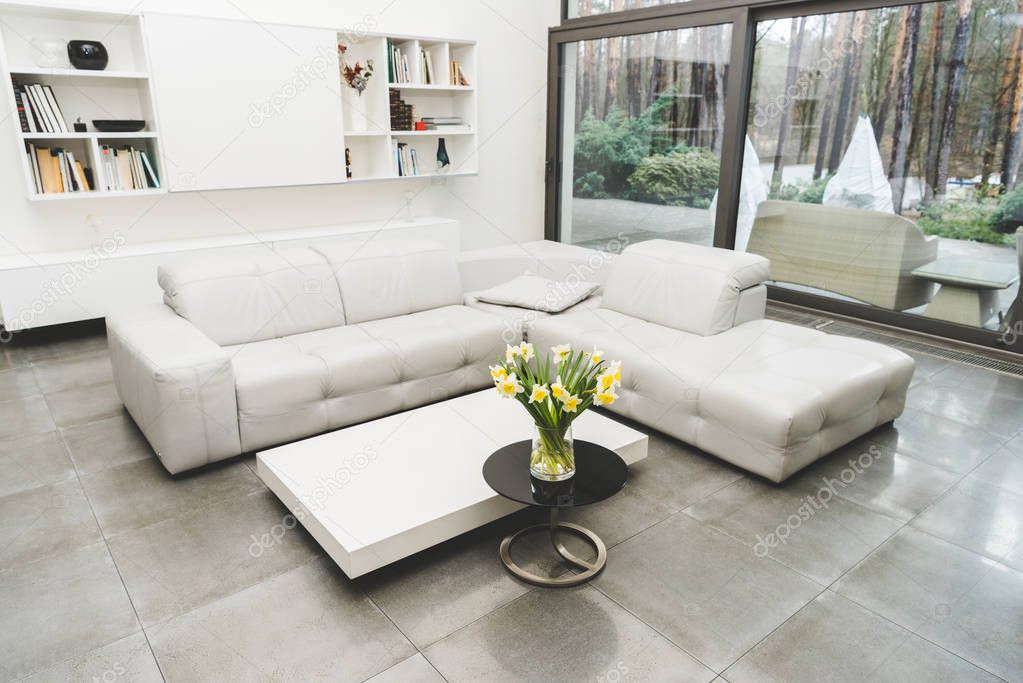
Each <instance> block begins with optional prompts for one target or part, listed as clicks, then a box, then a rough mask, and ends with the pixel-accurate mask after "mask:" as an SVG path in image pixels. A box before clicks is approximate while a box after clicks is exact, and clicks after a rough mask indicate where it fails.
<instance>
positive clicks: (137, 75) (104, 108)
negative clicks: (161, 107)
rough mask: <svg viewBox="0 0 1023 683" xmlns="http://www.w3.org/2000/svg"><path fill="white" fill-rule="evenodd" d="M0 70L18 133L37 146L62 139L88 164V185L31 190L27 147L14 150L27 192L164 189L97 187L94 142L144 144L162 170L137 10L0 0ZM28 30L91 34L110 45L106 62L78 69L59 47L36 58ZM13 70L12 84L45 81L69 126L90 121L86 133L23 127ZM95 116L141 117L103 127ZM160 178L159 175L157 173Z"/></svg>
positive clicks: (119, 193)
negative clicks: (133, 127)
mask: <svg viewBox="0 0 1023 683" xmlns="http://www.w3.org/2000/svg"><path fill="white" fill-rule="evenodd" d="M0 20H2V21H0V72H2V75H3V83H2V84H0V87H2V88H3V89H4V91H5V93H6V94H5V95H4V99H3V102H4V103H5V106H6V109H7V111H8V112H10V113H11V115H10V116H9V117H8V118H10V120H11V122H12V123H11V125H13V127H14V131H15V134H16V136H17V139H18V141H19V149H20V150H24V149H25V148H26V143H35V144H36V146H37V147H47V148H51V149H52V148H54V147H61V148H66V149H69V150H71V151H72V152H73V153H74V154H75V158H76V159H78V160H79V161H81V163H82V165H83V166H85V167H87V168H90V169H91V170H92V177H93V186H94V187H93V191H91V192H73V193H49V194H42V193H37V192H36V190H35V183H34V181H33V171H32V166H31V164H30V162H29V161H28V158H27V155H26V154H24V153H23V154H21V155H20V156H21V162H22V169H23V171H24V175H25V183H26V190H27V194H28V199H29V200H31V201H57V200H60V201H63V200H69V199H98V198H104V197H132V196H150V195H156V194H163V193H164V192H166V189H165V188H161V189H152V188H150V189H144V190H116V191H108V190H105V189H103V188H104V185H105V183H104V181H103V177H102V164H101V161H100V159H101V152H100V147H101V145H103V144H110V145H114V146H117V147H125V146H135V147H136V148H141V149H145V150H146V152H147V155H148V156H149V160H150V163H151V164H153V165H154V167H155V170H156V173H157V176H160V175H161V174H162V169H161V167H162V159H161V157H160V148H159V138H158V136H157V130H158V127H157V113H156V106H155V103H154V99H153V92H152V88H151V86H150V80H149V71H150V69H149V60H148V57H147V55H146V50H145V40H144V38H143V28H142V19H141V17H140V16H139V15H138V14H123V13H112V12H100V11H90V10H78V9H71V8H67V9H65V8H61V9H56V8H45V7H32V6H28V5H16V4H7V5H0ZM33 38H47V39H50V40H55V41H59V42H65V43H66V42H67V41H68V40H98V41H100V42H102V43H103V45H104V46H105V47H106V48H107V52H108V53H109V57H110V62H109V64H108V65H107V68H106V69H104V70H102V71H87V70H78V69H75V68H74V67H72V66H71V64H70V62H69V61H68V58H67V53H66V51H61V53H60V56H59V61H58V63H57V64H56V65H55V66H39V65H38V64H37V60H38V59H39V58H40V54H39V50H38V49H37V47H36V46H34V45H33V43H32V39H33ZM12 77H13V78H14V79H15V80H17V81H18V83H19V84H29V83H39V84H42V85H48V86H50V88H51V89H52V90H53V94H54V97H55V98H56V99H57V102H58V103H59V105H60V109H61V111H62V113H63V114H64V117H65V119H66V121H65V123H66V124H67V127H68V129H69V130H72V131H73V126H72V124H73V123H75V122H76V121H77V120H78V119H79V118H80V119H81V120H82V122H83V123H85V124H86V125H87V126H88V127H89V129H90V130H89V132H86V133H75V132H70V133H26V132H24V131H23V130H22V128H21V121H20V119H19V117H18V115H17V103H16V100H15V97H14V90H13V87H12V85H11V82H12ZM96 119H142V120H145V121H146V125H147V127H146V129H145V130H144V131H139V132H135V133H104V132H99V131H96V130H95V128H94V127H93V126H92V121H93V120H96ZM161 180H162V178H161Z"/></svg>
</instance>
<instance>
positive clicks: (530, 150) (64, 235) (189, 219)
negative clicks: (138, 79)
mask: <svg viewBox="0 0 1023 683" xmlns="http://www.w3.org/2000/svg"><path fill="white" fill-rule="evenodd" d="M31 4H35V5H49V4H58V5H59V6H75V7H79V6H80V7H83V8H95V9H103V10H109V9H114V10H119V11H120V10H123V11H142V12H144V11H146V10H150V11H160V12H179V13H183V14H194V15H203V16H219V17H224V18H231V19H238V20H249V21H258V22H260V23H263V22H278V23H291V24H301V25H312V26H330V27H338V28H341V29H350V30H357V29H358V28H359V27H366V28H369V30H371V31H373V32H378V33H386V32H393V33H399V34H401V33H407V34H420V35H429V36H438V37H450V38H467V39H474V40H476V41H478V47H477V55H478V60H479V67H478V68H479V74H478V77H477V80H478V84H477V86H478V98H479V117H480V122H479V127H478V131H479V141H480V159H479V162H480V163H479V175H478V176H473V177H467V178H447V179H446V180H445V181H443V182H444V184H437V182H438V181H431V180H426V179H424V180H405V181H398V182H379V183H358V184H353V185H338V186H326V187H293V188H273V189H261V190H237V191H224V192H201V193H199V192H196V193H179V194H169V195H163V196H156V197H133V198H117V199H114V198H111V199H86V200H81V201H73V200H72V201H60V202H29V201H28V200H27V199H26V198H25V181H24V178H23V176H22V173H21V166H20V159H19V158H18V156H17V155H18V154H20V153H21V151H20V149H19V144H18V143H17V141H16V140H15V136H14V132H13V126H12V125H11V122H10V121H9V120H3V121H2V122H0V254H18V253H35V252H44V251H59V250H63V249H71V248H87V247H89V246H91V245H94V244H97V243H99V242H100V241H102V240H103V239H104V238H105V237H108V236H110V235H113V234H114V233H115V232H120V233H122V234H123V235H125V236H126V238H127V239H128V241H129V243H131V244H138V243H144V242H152V241H162V240H168V239H175V238H184V237H197V236H209V235H226V234H236V233H244V232H255V233H258V232H259V231H263V230H278V229H285V228H291V227H307V226H316V225H330V224H337V223H347V222H354V221H365V220H374V219H386V218H390V217H392V216H394V215H396V214H400V213H401V212H403V211H404V206H405V193H406V192H407V191H413V192H415V193H416V198H415V199H414V201H413V211H414V213H416V214H419V215H440V216H447V217H451V218H455V219H458V220H459V221H461V224H462V245H463V248H468V249H471V248H476V247H484V246H493V245H499V244H505V243H508V242H513V241H516V242H517V241H525V240H534V239H541V238H542V237H543V192H544V178H543V165H544V139H545V125H546V123H545V121H546V75H547V55H546V45H547V31H546V29H547V27H548V26H549V25H554V24H556V23H557V22H558V13H559V5H560V2H559V0H516V1H515V2H501V1H500V0H344V1H341V2H338V1H337V0H335V1H333V2H330V1H328V0H143V1H142V2H138V0H110V1H108V2H104V3H102V4H100V3H94V2H87V1H85V0H78V1H75V0H61V2H59V3H52V2H45V1H43V2H35V3H31ZM83 37H87V36H83ZM183 43H184V44H185V45H187V36H183ZM210 68H216V65H210ZM229 77H230V74H225V78H229ZM378 77H380V76H379V75H378ZM0 87H9V84H7V85H4V84H0ZM157 106H159V103H157ZM197 116H199V117H201V112H197ZM226 153H230V152H229V151H228V152H226Z"/></svg>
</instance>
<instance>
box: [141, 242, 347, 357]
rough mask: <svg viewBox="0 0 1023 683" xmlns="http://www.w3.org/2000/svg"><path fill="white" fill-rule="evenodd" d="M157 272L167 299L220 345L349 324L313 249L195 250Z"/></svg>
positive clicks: (328, 274)
mask: <svg viewBox="0 0 1023 683" xmlns="http://www.w3.org/2000/svg"><path fill="white" fill-rule="evenodd" d="M157 279H158V281H159V283H160V287H161V288H162V289H163V292H164V295H163V298H164V301H165V302H166V304H167V305H168V306H170V307H171V308H173V309H174V311H175V312H177V314H178V315H180V316H181V317H182V318H184V319H185V320H188V321H189V322H191V323H192V324H193V325H195V326H196V327H197V328H199V329H200V330H202V332H203V333H205V334H206V336H208V337H209V338H210V339H212V340H213V341H214V342H216V343H217V344H220V345H221V346H227V345H232V344H243V343H245V342H252V341H260V340H263V339H274V338H276V337H283V336H286V335H289V334H297V333H300V332H308V331H310V330H319V329H323V328H326V327H335V326H337V325H344V324H345V313H344V306H343V305H342V302H341V292H340V290H339V289H338V286H337V281H336V280H335V279H334V275H333V271H332V270H331V268H330V266H329V265H328V264H327V262H326V259H324V257H323V256H322V255H320V254H318V253H316V252H314V251H312V250H311V249H285V250H281V251H274V250H272V249H270V248H269V247H268V248H267V249H266V250H265V251H262V252H260V253H258V254H253V253H251V252H247V253H246V254H245V255H238V256H230V255H223V254H218V255H207V256H202V257H198V258H194V257H189V258H188V259H181V260H178V261H175V262H173V263H170V264H166V265H162V266H160V268H159V270H158V274H157Z"/></svg>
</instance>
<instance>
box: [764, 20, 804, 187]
mask: <svg viewBox="0 0 1023 683" xmlns="http://www.w3.org/2000/svg"><path fill="white" fill-rule="evenodd" d="M789 21H791V22H792V26H791V27H790V30H789V64H788V72H787V74H786V76H785V91H784V94H783V97H785V101H786V103H785V106H784V107H783V108H782V112H781V121H780V122H779V124H778V125H779V130H778V144H777V147H775V152H774V173H773V174H772V175H771V191H772V192H777V191H778V190H779V189H780V188H781V182H782V175H783V173H784V172H785V145H786V143H787V142H788V138H789V128H790V127H791V125H792V106H793V102H792V100H791V99H790V95H791V92H792V90H793V86H794V85H795V83H796V78H797V77H798V76H799V55H800V53H801V52H802V51H803V35H804V33H805V29H806V17H802V18H800V19H799V21H796V20H795V19H790V20H789Z"/></svg>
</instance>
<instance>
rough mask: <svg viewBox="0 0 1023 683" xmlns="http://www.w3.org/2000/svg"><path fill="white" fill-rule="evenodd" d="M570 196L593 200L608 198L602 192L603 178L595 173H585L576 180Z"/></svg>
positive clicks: (605, 193)
mask: <svg viewBox="0 0 1023 683" xmlns="http://www.w3.org/2000/svg"><path fill="white" fill-rule="evenodd" d="M572 194H573V196H575V197H590V198H593V199H607V198H608V197H609V196H610V195H608V193H607V192H605V191H604V176H602V175H600V174H599V173H597V172H596V171H587V172H586V174H585V175H583V176H581V177H579V178H576V179H575V188H574V189H573V192H572Z"/></svg>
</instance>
